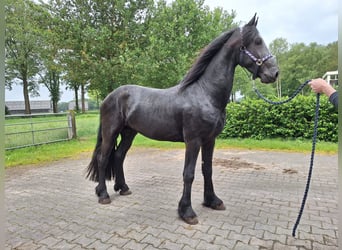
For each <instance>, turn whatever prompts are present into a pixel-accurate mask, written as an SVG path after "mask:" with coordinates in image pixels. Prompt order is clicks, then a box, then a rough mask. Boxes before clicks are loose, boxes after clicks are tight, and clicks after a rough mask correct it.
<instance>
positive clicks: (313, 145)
mask: <svg viewBox="0 0 342 250" xmlns="http://www.w3.org/2000/svg"><path fill="white" fill-rule="evenodd" d="M310 81H311V80H307V81H306V82H304V83H303V84H302V85H300V86H299V87H298V88H297V90H296V91H295V92H294V93H293V94H292V95H291V96H290V97H289V98H288V99H286V100H284V101H279V102H274V101H271V100H268V99H267V98H265V97H264V96H263V95H262V94H261V93H260V92H259V90H258V89H257V88H256V87H255V85H254V81H253V89H254V91H255V92H256V94H257V95H258V96H259V97H260V98H261V99H262V100H264V101H265V102H267V103H270V104H273V105H280V104H284V103H287V102H289V101H291V100H292V99H293V98H295V97H296V96H297V95H298V94H299V92H300V91H301V90H302V89H303V88H304V87H305V86H306V85H307V84H308V83H309V82H310ZM319 98H320V94H317V95H316V109H315V119H314V131H313V135H312V149H311V159H310V167H309V173H308V177H307V180H306V186H305V191H304V195H303V200H302V204H301V206H300V210H299V213H298V217H297V220H296V222H295V224H294V226H293V229H292V236H293V237H295V236H296V230H297V227H298V225H299V222H300V219H301V218H302V215H303V211H304V207H305V203H306V199H307V197H308V193H309V189H310V182H311V176H312V170H313V164H314V158H315V150H316V142H317V128H318V117H319V106H320V104H319Z"/></svg>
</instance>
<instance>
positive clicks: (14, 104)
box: [5, 100, 52, 115]
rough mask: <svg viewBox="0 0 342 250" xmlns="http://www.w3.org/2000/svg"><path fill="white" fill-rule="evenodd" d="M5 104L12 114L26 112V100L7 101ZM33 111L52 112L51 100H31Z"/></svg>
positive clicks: (33, 112)
mask: <svg viewBox="0 0 342 250" xmlns="http://www.w3.org/2000/svg"><path fill="white" fill-rule="evenodd" d="M5 105H6V106H7V108H8V111H9V113H10V114H11V115H17V114H25V102H24V101H6V102H5ZM30 106H31V113H32V114H37V113H52V103H51V101H49V100H47V101H30Z"/></svg>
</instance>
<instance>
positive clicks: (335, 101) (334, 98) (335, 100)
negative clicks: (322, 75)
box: [329, 91, 338, 109]
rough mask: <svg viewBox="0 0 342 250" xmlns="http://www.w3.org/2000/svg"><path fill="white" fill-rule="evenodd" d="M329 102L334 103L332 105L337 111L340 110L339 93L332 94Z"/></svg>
mask: <svg viewBox="0 0 342 250" xmlns="http://www.w3.org/2000/svg"><path fill="white" fill-rule="evenodd" d="M329 101H330V102H331V103H332V105H334V107H335V109H337V108H338V94H337V91H335V92H334V93H332V94H331V95H330V97H329Z"/></svg>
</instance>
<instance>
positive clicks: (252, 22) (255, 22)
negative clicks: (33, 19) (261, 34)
mask: <svg viewBox="0 0 342 250" xmlns="http://www.w3.org/2000/svg"><path fill="white" fill-rule="evenodd" d="M256 15H257V13H255V14H254V16H253V17H252V19H251V20H250V21H249V22H248V23H247V25H249V26H252V25H254V26H257V24H258V19H259V18H258V17H257V16H256Z"/></svg>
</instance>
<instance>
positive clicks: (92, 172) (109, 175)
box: [86, 122, 116, 182]
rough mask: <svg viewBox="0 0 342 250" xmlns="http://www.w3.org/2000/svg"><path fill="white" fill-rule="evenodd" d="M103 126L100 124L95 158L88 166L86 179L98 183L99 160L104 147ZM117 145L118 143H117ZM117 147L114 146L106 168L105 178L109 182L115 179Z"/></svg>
mask: <svg viewBox="0 0 342 250" xmlns="http://www.w3.org/2000/svg"><path fill="white" fill-rule="evenodd" d="M101 130H102V125H101V122H100V126H99V130H98V134H97V142H96V146H95V149H94V152H93V156H92V158H91V161H90V163H89V165H88V168H87V170H86V178H88V179H89V180H91V181H95V182H98V181H99V165H98V158H99V156H100V154H101V145H102V132H101ZM115 144H116V142H115ZM115 147H116V145H113V149H112V151H111V154H110V156H109V159H108V161H107V166H106V167H105V178H106V179H107V180H111V179H114V177H115V169H114V167H115V165H116V164H114V151H115Z"/></svg>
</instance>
